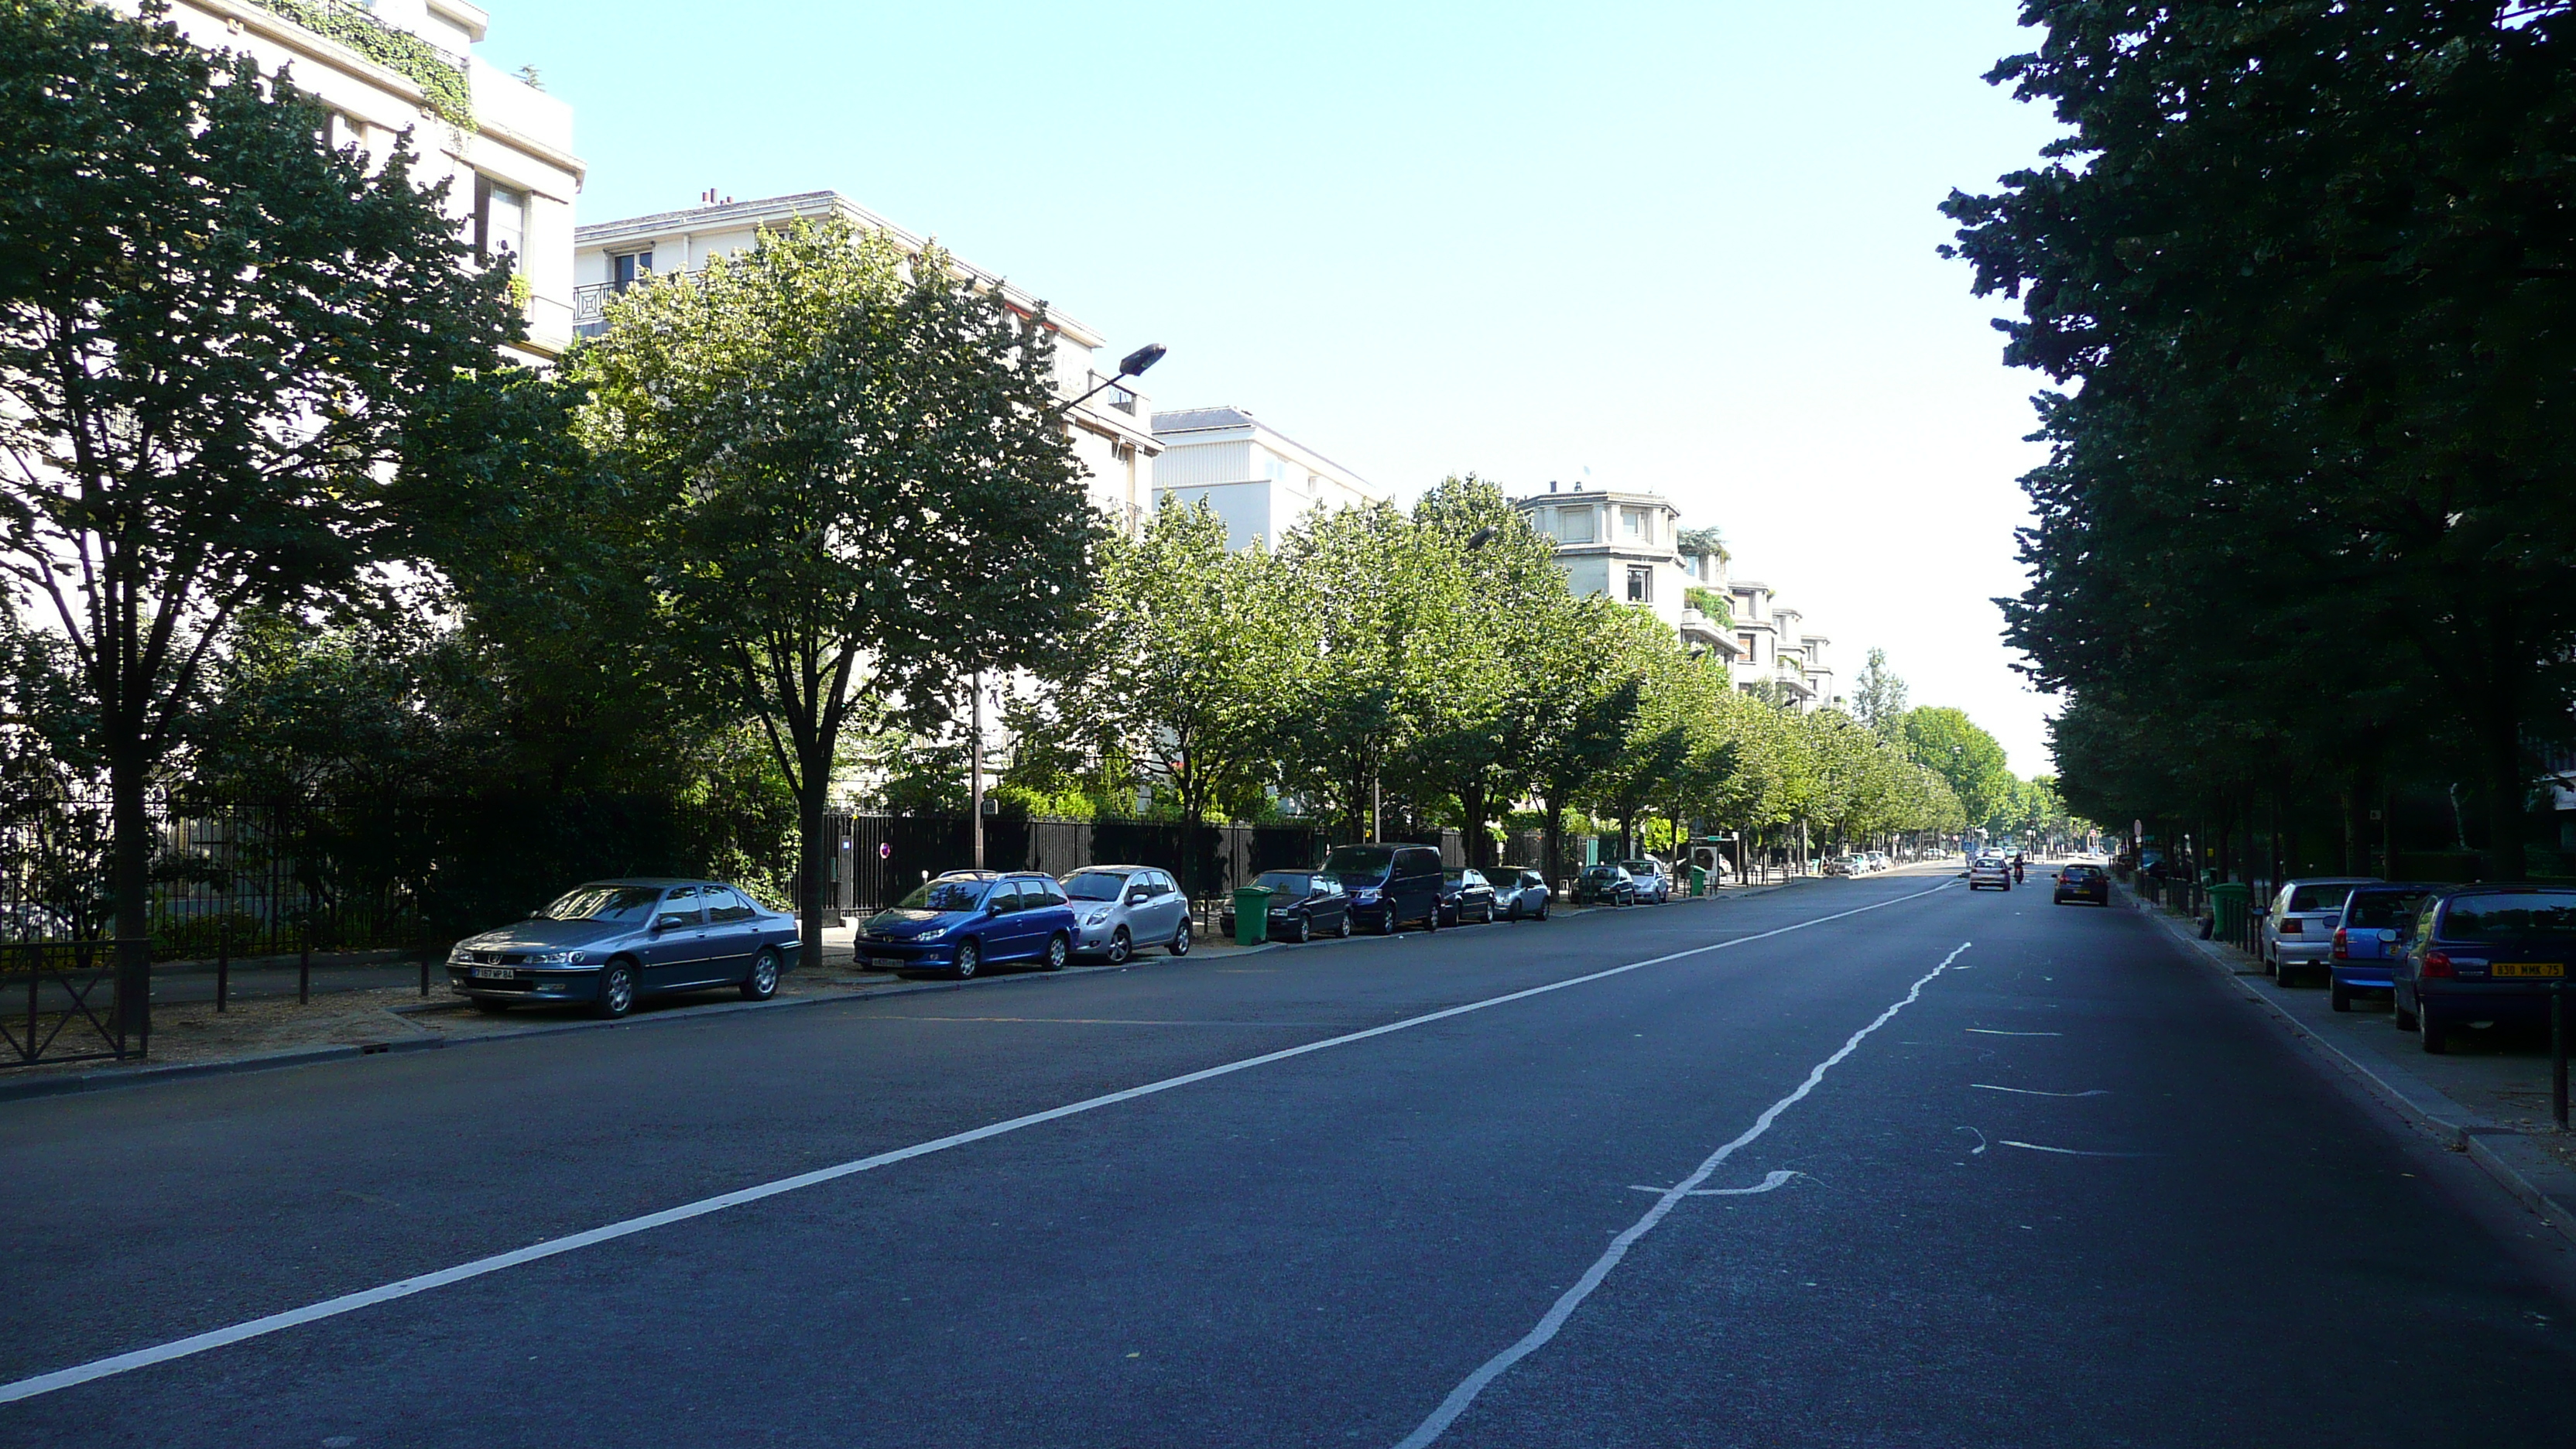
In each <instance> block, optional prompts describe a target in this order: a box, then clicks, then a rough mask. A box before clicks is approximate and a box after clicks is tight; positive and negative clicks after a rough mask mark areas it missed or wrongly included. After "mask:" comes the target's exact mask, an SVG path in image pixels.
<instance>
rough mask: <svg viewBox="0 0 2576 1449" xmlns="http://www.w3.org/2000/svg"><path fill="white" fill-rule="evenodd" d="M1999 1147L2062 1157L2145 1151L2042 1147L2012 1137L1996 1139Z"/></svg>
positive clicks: (2120, 1155)
mask: <svg viewBox="0 0 2576 1449" xmlns="http://www.w3.org/2000/svg"><path fill="white" fill-rule="evenodd" d="M1995 1145H1996V1146H1998V1147H2018V1148H2020V1149H2021V1150H2022V1151H2024V1152H2054V1153H2056V1154H2057V1155H2058V1156H2060V1157H2144V1156H2146V1155H2147V1154H2145V1153H2143V1152H2086V1151H2084V1150H2083V1149H2082V1148H2078V1147H2042V1146H2040V1145H2039V1144H2038V1143H2036V1142H2015V1141H2013V1140H2011V1139H2010V1138H2006V1137H1998V1138H1996V1139H1995Z"/></svg>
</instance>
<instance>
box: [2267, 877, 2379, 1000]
mask: <svg viewBox="0 0 2576 1449" xmlns="http://www.w3.org/2000/svg"><path fill="white" fill-rule="evenodd" d="M2378 879H2379V878H2378V877H2377V876H2353V875H2338V876H2306V877H2303V878H2301V879H2298V880H2293V881H2287V882H2284V883H2283V884H2282V886H2281V889H2280V893H2279V894H2277V895H2275V896H2273V897H2272V908H2271V910H2269V911H2268V912H2266V913H2265V914H2264V917H2263V951H2262V955H2263V970H2264V971H2265V972H2266V973H2267V974H2269V975H2272V976H2274V977H2277V978H2279V980H2280V983H2281V984H2282V985H2284V986H2287V985H2289V984H2290V973H2291V972H2293V971H2323V970H2325V969H2326V968H2327V966H2328V964H2329V963H2328V961H2327V955H2328V953H2329V952H2331V951H2332V950H2333V949H2334V928H2335V922H2337V921H2339V920H2341V919H2343V902H2344V897H2346V896H2349V895H2351V894H2352V888H2353V887H2354V886H2365V885H2372V884H2375V883H2376V882H2377V881H2378Z"/></svg>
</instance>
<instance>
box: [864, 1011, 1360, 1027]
mask: <svg viewBox="0 0 2576 1449" xmlns="http://www.w3.org/2000/svg"><path fill="white" fill-rule="evenodd" d="M859 1019H860V1020H862V1021H970V1022H976V1021H1000V1022H1022V1023H1027V1024H1030V1025H1035V1026H1306V1027H1316V1026H1347V1025H1349V1023H1348V1022H1340V1021H1145V1020H1129V1019H1127V1018H1124V1017H1114V1016H895V1015H883V1016H880V1015H876V1014H874V1013H871V1014H869V1015H867V1016H863V1017H861V1018H859Z"/></svg>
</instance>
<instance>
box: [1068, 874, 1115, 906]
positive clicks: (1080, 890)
mask: <svg viewBox="0 0 2576 1449" xmlns="http://www.w3.org/2000/svg"><path fill="white" fill-rule="evenodd" d="M1126 889H1127V877H1125V876H1123V875H1120V874H1118V873H1117V872H1116V871H1112V870H1086V871H1079V872H1077V873H1075V874H1073V875H1069V876H1066V877H1065V878H1064V893H1065V894H1066V895H1069V896H1071V897H1073V898H1074V899H1075V900H1077V901H1114V900H1116V899H1118V897H1119V896H1120V895H1121V894H1123V893H1124V892H1125V891H1126Z"/></svg>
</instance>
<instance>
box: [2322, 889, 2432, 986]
mask: <svg viewBox="0 0 2576 1449" xmlns="http://www.w3.org/2000/svg"><path fill="white" fill-rule="evenodd" d="M2457 889H2459V887H2458V886H2454V885H2437V884H2432V883H2428V882H2423V881H2414V882H2398V883H2395V884H2391V885H2366V886H2354V887H2353V888H2352V894H2351V895H2350V896H2347V897H2345V898H2344V903H2343V914H2342V915H2341V916H2339V917H2337V918H2336V920H2335V928H2334V935H2333V936H2332V937H2331V938H2329V939H2330V941H2331V944H2330V945H2328V946H2327V948H2326V972H2327V983H2328V985H2329V986H2330V987H2331V988H2332V989H2333V992H2334V1009H2335V1010H2337V1011H2350V1010H2352V999H2353V995H2354V993H2356V992H2362V991H2367V992H2369V993H2370V994H2371V995H2373V996H2376V995H2378V994H2379V993H2381V992H2383V991H2384V992H2387V993H2388V995H2389V998H2390V1000H2392V1001H2394V1000H2395V999H2396V995H2397V963H2398V959H2399V958H2400V957H2402V956H2404V955H2405V954H2406V938H2407V936H2409V935H2410V934H2412V933H2413V932H2414V929H2415V919H2416V917H2418V916H2420V915H2422V914H2423V913H2424V907H2425V906H2426V905H2428V904H2430V903H2431V901H2432V899H2433V897H2435V896H2438V895H2440V894H2442V893H2443V892H2444V891H2451V890H2457Z"/></svg>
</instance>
